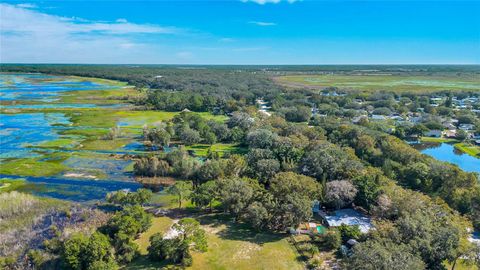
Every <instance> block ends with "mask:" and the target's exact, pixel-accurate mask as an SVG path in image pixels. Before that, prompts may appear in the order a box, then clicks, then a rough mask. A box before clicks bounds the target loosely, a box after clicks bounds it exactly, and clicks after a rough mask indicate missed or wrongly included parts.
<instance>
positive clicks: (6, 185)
mask: <svg viewBox="0 0 480 270" xmlns="http://www.w3.org/2000/svg"><path fill="white" fill-rule="evenodd" d="M25 184H26V183H25V179H23V178H19V179H11V178H0V193H2V192H10V191H14V190H17V189H20V188H21V187H23V186H24V185H25Z"/></svg>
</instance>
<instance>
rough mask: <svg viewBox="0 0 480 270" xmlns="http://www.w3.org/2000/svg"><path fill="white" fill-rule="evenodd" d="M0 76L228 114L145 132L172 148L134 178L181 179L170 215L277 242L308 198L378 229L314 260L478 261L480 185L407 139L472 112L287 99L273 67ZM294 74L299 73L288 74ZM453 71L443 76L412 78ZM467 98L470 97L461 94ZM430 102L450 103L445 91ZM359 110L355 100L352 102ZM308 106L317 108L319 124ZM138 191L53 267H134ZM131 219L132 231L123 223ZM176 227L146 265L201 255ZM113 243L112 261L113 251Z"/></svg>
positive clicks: (59, 70)
mask: <svg viewBox="0 0 480 270" xmlns="http://www.w3.org/2000/svg"><path fill="white" fill-rule="evenodd" d="M339 68H341V67H339ZM2 69H3V70H4V71H16V72H20V71H22V72H24V71H29V72H35V71H41V72H46V73H54V74H69V75H80V76H91V77H100V78H108V79H116V80H121V81H126V82H128V83H129V84H131V85H134V86H136V87H137V88H138V90H139V91H140V92H141V93H143V94H142V95H141V96H140V97H135V98H132V100H131V102H132V103H135V104H136V105H140V106H139V108H142V109H155V110H167V111H182V110H184V109H188V110H191V111H194V112H195V111H198V112H200V111H209V112H213V113H216V114H226V115H228V116H229V118H228V120H227V121H226V122H224V123H223V122H218V121H214V120H206V119H204V118H202V117H201V116H199V115H197V114H195V113H194V112H183V113H181V114H179V115H177V116H176V117H174V118H173V119H172V120H170V121H165V122H162V123H160V124H157V125H156V126H153V127H147V126H146V127H145V128H144V130H143V134H142V140H143V141H144V142H145V144H148V145H149V146H152V147H153V146H154V147H157V148H162V147H167V146H171V145H173V144H175V145H178V147H176V148H175V149H174V150H173V151H171V152H168V153H161V154H150V155H145V156H138V157H135V159H136V163H135V166H134V173H135V174H136V175H137V176H145V177H157V176H162V177H164V176H170V177H174V178H175V179H177V181H176V183H175V185H173V186H172V187H170V188H169V192H170V193H171V194H175V195H176V196H178V197H179V200H178V201H179V207H181V206H182V205H181V202H182V198H189V199H190V200H191V201H192V203H193V204H194V205H195V206H196V207H198V209H199V211H204V212H209V211H224V212H226V213H229V214H230V215H231V217H232V219H234V220H235V222H241V223H248V224H250V225H251V228H252V230H268V231H272V232H277V233H284V232H285V231H287V230H288V229H289V228H296V227H297V226H298V225H299V224H300V223H302V222H305V221H307V220H309V219H310V218H311V217H312V215H313V213H312V207H311V206H312V203H313V202H314V201H319V202H320V204H321V205H322V206H323V207H325V209H327V210H335V209H341V208H346V207H351V206H352V205H355V206H356V207H359V208H360V209H361V210H362V211H363V212H365V213H368V215H370V216H371V217H372V218H373V219H374V221H375V226H376V230H374V231H371V232H370V233H368V234H362V233H360V232H359V231H358V228H339V229H331V230H329V232H328V233H327V234H325V235H323V236H315V237H312V241H311V243H312V246H317V247H318V248H320V249H326V250H337V249H339V247H340V245H341V244H342V243H345V242H346V241H347V240H349V239H351V238H354V239H356V240H357V241H358V242H359V243H358V244H357V245H355V246H354V247H353V249H352V250H351V252H350V254H348V255H338V256H339V257H342V256H344V257H342V258H343V260H342V264H343V266H344V267H345V268H346V269H445V264H444V263H445V262H449V263H451V264H455V262H456V261H457V260H458V259H460V258H468V259H469V263H471V264H472V265H473V264H477V266H478V265H479V264H480V258H479V257H480V256H479V254H480V252H479V251H478V247H476V246H474V245H472V244H471V243H469V242H468V241H467V237H468V236H469V231H468V230H467V228H476V229H477V230H478V229H480V183H479V178H478V175H476V174H474V173H467V172H464V171H462V170H460V169H459V168H458V167H456V166H454V165H451V164H448V163H444V162H440V161H437V160H435V159H433V158H431V157H428V156H426V155H422V154H421V153H420V152H418V151H417V150H415V149H414V148H412V147H411V146H410V145H408V144H407V143H406V142H404V141H403V139H404V138H406V137H407V136H408V135H412V134H415V133H418V132H421V131H422V129H424V128H428V127H430V128H432V127H435V125H436V124H437V125H438V121H437V118H436V117H439V116H455V117H456V118H458V119H459V120H460V121H461V123H472V124H476V127H477V128H479V127H480V124H479V118H478V117H477V116H476V115H475V114H473V113H471V112H468V111H456V110H453V109H452V108H451V107H449V106H448V104H445V105H443V106H440V107H435V108H433V107H431V106H429V99H428V95H427V94H423V93H406V94H402V95H400V94H395V93H383V92H368V93H367V92H353V93H345V94H344V95H340V96H331V95H325V93H331V92H341V89H334V88H326V89H324V90H323V91H314V90H309V89H300V90H296V91H291V90H287V89H284V88H283V87H280V86H278V85H275V84H274V83H273V81H272V80H270V78H269V72H273V71H272V70H273V69H271V68H270V70H267V71H266V70H265V69H254V68H253V67H252V68H247V67H244V68H231V67H230V68H227V67H222V68H220V67H218V68H204V67H187V68H182V67H154V66H152V67H149V66H140V67H133V66H61V65H59V66H54V65H52V66H5V67H2ZM289 69H290V68H286V67H285V68H284V71H283V72H293V71H292V70H289ZM302 71H303V72H306V71H305V70H301V69H299V70H297V72H302ZM451 71H452V70H450V69H448V67H443V68H442V67H439V70H433V71H431V70H429V68H426V71H425V70H422V71H416V72H451ZM453 71H454V72H456V70H455V68H453ZM311 72H313V71H311ZM344 72H348V70H346V71H344ZM473 72H476V71H473ZM159 76H161V77H159ZM322 93H323V94H322ZM474 94H476V95H478V92H477V93H475V92H472V93H469V92H465V93H457V94H456V95H457V96H459V95H465V96H469V95H474ZM439 95H444V96H449V95H451V92H450V91H448V89H446V90H445V91H442V92H440V93H439ZM258 98H263V99H264V100H266V101H267V102H269V104H270V105H271V107H272V113H273V114H272V115H271V116H267V115H265V114H262V113H260V112H258V110H257V108H256V107H255V100H256V99H258ZM358 99H361V100H362V101H363V102H362V103H361V104H360V103H358V102H356V101H355V100H358ZM395 100H400V102H395ZM312 107H314V108H316V110H318V111H317V114H316V115H314V116H312V115H311V108H312ZM420 107H421V108H425V110H427V111H428V112H429V115H430V119H428V120H425V121H424V123H421V124H419V125H416V126H409V127H399V128H397V129H396V131H395V132H394V133H392V132H390V134H389V133H387V130H388V128H389V127H388V126H386V125H385V124H382V123H376V122H369V121H360V122H359V123H356V124H353V123H352V121H351V119H352V118H354V117H355V116H358V110H360V109H370V110H374V111H375V114H380V115H382V114H385V115H388V114H390V113H392V112H405V113H406V112H414V111H416V110H417V108H420ZM173 142H174V143H173ZM218 142H222V143H235V144H237V145H239V148H241V149H243V152H240V153H235V152H233V153H226V154H223V155H220V154H219V153H217V152H215V151H211V152H209V153H208V155H207V157H206V158H205V159H203V160H202V159H199V158H197V157H194V156H192V155H191V153H189V152H188V151H187V150H186V149H185V148H184V147H183V146H182V145H185V146H189V145H193V144H197V143H203V144H209V145H213V144H215V143H218ZM142 193H143V194H145V195H143V196H144V197H142V195H139V196H140V197H142V198H137V197H135V196H137V195H133V196H134V197H133V198H128V196H127V195H125V194H123V193H117V194H112V195H111V196H110V197H109V198H108V201H109V202H111V203H112V204H115V205H117V206H118V207H119V210H118V211H117V212H116V214H114V216H113V217H112V218H111V219H110V220H109V221H108V222H107V224H106V225H105V226H103V227H101V228H99V229H98V230H97V232H95V233H94V234H91V235H90V236H88V238H87V237H86V236H83V235H82V236H73V237H72V238H70V239H68V240H63V242H62V241H60V240H59V241H60V242H59V243H50V245H51V246H52V247H51V249H52V252H53V253H56V254H59V255H58V256H59V257H58V258H59V259H58V261H57V262H56V263H59V264H62V265H64V266H68V267H69V268H70V269H100V268H101V269H115V267H117V265H118V264H123V263H126V262H129V261H131V260H132V258H133V257H134V256H135V255H134V254H135V252H134V250H135V247H134V245H132V244H131V241H132V239H134V238H135V235H136V234H138V233H140V232H142V231H145V230H146V228H148V226H149V222H150V221H149V218H148V215H146V214H145V213H144V212H143V210H141V207H140V206H139V205H141V204H143V203H145V202H147V201H148V196H150V195H149V193H148V192H147V191H141V193H140V194H142ZM213 208H215V209H216V210H214V209H213ZM132 216H135V217H136V218H135V220H137V221H135V222H134V221H132V220H131V217H132ZM137 223H139V224H137ZM127 224H131V226H129V225H127ZM178 226H185V227H188V228H190V229H191V233H189V231H188V230H187V229H183V231H184V232H185V235H184V237H183V238H181V237H180V238H175V239H171V240H168V241H167V240H164V239H163V238H162V236H161V235H154V236H152V238H151V249H150V250H149V257H150V258H151V259H152V260H160V261H161V260H171V261H173V262H174V263H177V264H178V265H180V266H188V265H191V255H190V254H189V250H190V249H197V250H199V251H202V250H205V249H206V248H207V246H208V244H207V243H205V241H206V240H205V239H204V236H202V235H203V233H202V232H201V230H199V229H198V224H197V223H195V221H194V220H190V219H187V220H185V221H182V222H180V223H179V225H178ZM110 245H111V246H112V247H113V249H114V250H115V253H114V254H113V253H109V252H110V251H109V250H110V249H108V247H109V246H110ZM92 246H94V247H95V248H91V247H92ZM103 247H105V248H103ZM97 250H98V252H97V253H96V254H92V255H89V254H90V253H92V252H94V251H97ZM82 254H84V255H82ZM99 254H101V255H99ZM84 257H85V258H84ZM92 258H93V259H92ZM308 266H309V267H311V268H312V269H314V268H315V262H314V261H308Z"/></svg>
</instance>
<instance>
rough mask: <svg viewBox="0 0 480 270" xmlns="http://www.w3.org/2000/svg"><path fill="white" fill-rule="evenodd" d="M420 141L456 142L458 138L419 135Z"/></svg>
mask: <svg viewBox="0 0 480 270" xmlns="http://www.w3.org/2000/svg"><path fill="white" fill-rule="evenodd" d="M420 141H421V142H436V143H457V142H458V140H456V139H452V138H435V137H421V138H420Z"/></svg>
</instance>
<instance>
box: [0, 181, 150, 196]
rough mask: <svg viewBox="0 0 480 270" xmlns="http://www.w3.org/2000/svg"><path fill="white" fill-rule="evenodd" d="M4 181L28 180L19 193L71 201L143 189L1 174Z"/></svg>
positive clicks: (124, 184)
mask: <svg viewBox="0 0 480 270" xmlns="http://www.w3.org/2000/svg"><path fill="white" fill-rule="evenodd" d="M0 178H2V179H11V180H15V179H18V180H19V181H20V180H26V185H25V186H24V187H21V188H20V189H19V190H18V191H22V192H27V193H32V194H35V195H39V196H45V197H52V198H57V199H65V200H71V201H79V202H85V201H91V200H101V199H103V198H105V195H106V194H107V193H109V192H112V191H117V190H121V189H126V190H131V191H135V190H137V189H139V188H140V187H141V185H140V184H139V183H137V182H122V181H112V180H102V181H95V180H82V179H66V178H62V177H29V176H26V177H25V176H12V175H3V174H0Z"/></svg>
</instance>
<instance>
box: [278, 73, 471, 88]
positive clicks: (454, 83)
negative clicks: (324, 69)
mask: <svg viewBox="0 0 480 270" xmlns="http://www.w3.org/2000/svg"><path fill="white" fill-rule="evenodd" d="M274 80H275V81H276V82H278V83H280V84H282V85H285V86H287V87H293V88H304V87H307V88H315V89H321V88H324V87H330V86H334V87H338V88H340V89H345V90H362V91H377V90H387V91H397V92H398V91H400V92H435V91H441V90H479V89H480V78H478V77H474V76H458V77H457V76H450V77H447V76H442V77H436V76H400V75H330V74H329V75H292V76H281V77H275V78H274Z"/></svg>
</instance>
